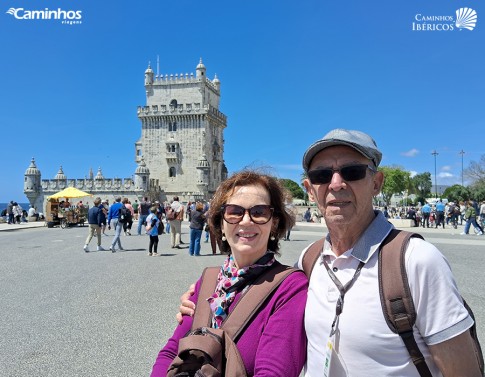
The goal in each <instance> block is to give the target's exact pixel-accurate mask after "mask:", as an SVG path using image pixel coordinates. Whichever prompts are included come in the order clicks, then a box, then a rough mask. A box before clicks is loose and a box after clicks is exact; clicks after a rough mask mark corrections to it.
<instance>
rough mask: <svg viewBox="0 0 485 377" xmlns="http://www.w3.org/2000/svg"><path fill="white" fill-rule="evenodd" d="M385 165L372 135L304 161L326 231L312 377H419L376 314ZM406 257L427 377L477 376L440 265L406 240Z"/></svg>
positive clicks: (310, 333) (315, 276)
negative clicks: (378, 199)
mask: <svg viewBox="0 0 485 377" xmlns="http://www.w3.org/2000/svg"><path fill="white" fill-rule="evenodd" d="M381 157H382V154H381V152H380V151H379V149H378V147H377V145H376V143H375V141H374V140H373V139H372V138H371V137H370V136H369V135H367V134H365V133H363V132H360V131H350V130H343V129H336V130H332V131H330V132H329V133H328V134H327V135H326V136H324V137H323V138H322V139H320V140H318V141H316V142H315V143H314V144H312V145H311V146H310V147H309V148H308V149H307V151H306V152H305V154H304V157H303V168H304V170H305V172H306V173H307V176H308V178H307V179H305V181H304V185H305V188H306V190H307V192H308V195H309V198H310V200H312V201H314V202H315V203H317V205H318V207H319V209H320V211H321V213H322V214H323V216H324V218H325V222H326V225H327V227H328V234H326V235H325V238H324V239H323V241H324V243H323V247H322V251H321V254H320V259H319V261H318V263H316V264H315V265H314V267H313V271H312V274H311V278H310V287H309V290H308V298H307V304H306V310H305V329H306V333H307V337H308V344H307V349H308V353H307V365H306V370H305V375H306V376H308V377H309V376H312V377H313V376H322V375H326V376H330V377H334V376H344V375H345V376H360V377H362V376H389V375H395V376H406V377H408V376H419V375H420V374H419V373H418V371H417V369H416V366H415V365H414V364H413V362H411V358H410V356H409V352H408V350H407V348H406V346H405V344H404V342H403V340H402V339H401V337H400V336H399V335H398V334H395V333H394V332H392V331H391V330H390V328H389V326H388V324H387V323H386V319H385V317H384V316H383V312H382V306H381V300H380V295H379V289H378V286H379V284H378V281H377V280H378V277H379V273H378V268H379V263H380V262H379V254H380V253H379V247H380V245H381V244H382V242H384V241H385V240H386V238H387V236H388V234H389V232H390V231H391V230H392V229H393V226H392V224H390V223H389V222H388V221H387V220H386V218H385V217H384V215H383V214H382V213H381V212H380V211H374V210H373V205H372V202H373V197H374V196H376V195H378V194H379V192H380V190H381V188H382V185H383V182H384V175H383V173H382V172H380V171H378V166H379V163H380V161H381ZM307 250H308V248H307V249H306V250H304V252H303V253H302V255H301V256H300V259H299V262H298V266H299V267H300V268H302V267H303V264H302V259H303V256H304V254H305V252H306V251H307ZM405 257H406V263H405V268H406V273H407V277H408V284H409V287H410V293H411V298H412V301H413V303H414V307H415V309H416V314H417V315H416V322H415V324H414V331H413V334H412V335H414V338H415V341H416V343H417V344H418V345H419V349H420V350H421V352H422V354H423V357H424V361H425V363H426V365H427V368H428V369H429V371H430V373H429V374H428V375H430V376H454V377H455V376H467V377H471V376H473V377H475V376H476V377H478V376H481V373H480V370H479V367H478V362H477V358H476V355H475V351H474V344H473V341H472V338H471V336H470V334H469V329H470V327H471V326H472V325H473V323H474V322H473V319H472V318H471V316H470V314H469V313H468V311H467V309H466V308H465V307H464V305H463V301H462V299H461V296H460V295H459V293H458V290H457V286H456V282H455V280H454V277H453V275H452V273H451V270H450V266H449V264H448V262H447V261H446V258H445V257H444V256H443V255H442V254H441V253H440V252H439V250H438V249H437V248H436V247H435V246H434V245H432V244H430V243H428V242H426V241H424V240H422V239H419V238H412V239H411V240H410V242H409V244H408V246H407V249H406V254H405ZM437 277H439V278H437ZM344 284H345V287H343V285H344ZM344 296H345V305H344ZM184 297H187V296H186V295H185V296H184ZM183 305H184V307H183V308H182V310H183V311H184V313H186V314H188V313H192V310H188V307H191V308H193V307H194V304H193V303H192V302H191V301H187V300H184V301H183ZM179 318H180V316H179ZM184 321H185V320H184ZM329 334H330V335H329ZM412 335H411V337H410V338H408V339H409V340H410V339H412V338H413V336H412Z"/></svg>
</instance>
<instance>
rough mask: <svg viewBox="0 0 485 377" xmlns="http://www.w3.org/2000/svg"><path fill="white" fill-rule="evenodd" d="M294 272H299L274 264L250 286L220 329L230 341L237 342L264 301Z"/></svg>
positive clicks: (277, 263)
mask: <svg viewBox="0 0 485 377" xmlns="http://www.w3.org/2000/svg"><path fill="white" fill-rule="evenodd" d="M295 271H299V270H298V269H296V268H293V267H289V266H285V265H283V264H281V263H279V262H275V263H274V264H273V266H272V267H271V268H268V269H267V270H266V271H265V272H264V273H263V274H262V275H261V276H260V277H258V278H257V279H256V280H255V281H254V282H253V284H251V286H250V287H249V289H248V290H247V291H246V292H245V293H244V294H243V295H242V297H241V298H240V299H239V300H238V302H237V303H236V304H235V307H234V309H233V310H232V312H231V313H230V314H229V315H228V316H227V318H226V319H225V321H224V323H223V325H222V329H223V330H224V331H225V332H226V333H227V334H228V335H229V336H230V337H231V339H233V340H234V341H236V340H237V338H238V336H239V335H240V334H241V332H242V331H244V329H245V328H246V326H247V325H248V323H249V322H250V321H251V319H252V317H253V316H254V315H255V314H256V312H257V311H258V309H259V308H260V307H261V305H263V304H264V303H265V302H266V299H267V298H268V297H269V296H270V295H271V294H272V293H273V292H274V291H275V290H276V289H277V288H278V287H279V285H280V284H281V283H282V282H283V280H285V279H286V278H287V277H288V276H289V275H290V274H291V273H293V272H295Z"/></svg>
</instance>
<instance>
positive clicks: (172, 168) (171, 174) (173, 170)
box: [168, 166, 177, 178]
mask: <svg viewBox="0 0 485 377" xmlns="http://www.w3.org/2000/svg"><path fill="white" fill-rule="evenodd" d="M168 176H169V177H171V178H173V177H176V176H177V172H176V171H175V168H174V167H173V166H172V167H171V168H170V169H169V170H168Z"/></svg>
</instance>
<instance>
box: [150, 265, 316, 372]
mask: <svg viewBox="0 0 485 377" xmlns="http://www.w3.org/2000/svg"><path fill="white" fill-rule="evenodd" d="M199 290H200V279H199V280H198V281H197V283H196V285H195V294H194V295H193V296H192V297H191V301H193V302H197V298H198V295H199ZM307 290H308V281H307V278H306V276H305V275H304V274H303V272H300V271H298V272H294V273H292V274H290V275H289V276H288V277H287V278H286V279H285V280H284V281H283V283H281V285H280V286H279V287H278V289H277V290H276V291H275V293H274V294H273V295H272V296H271V297H270V298H269V301H268V303H267V304H266V305H264V306H262V307H261V308H260V309H259V312H258V314H257V315H256V316H255V317H254V318H253V320H252V321H251V322H250V324H249V325H248V327H247V329H246V330H245V331H244V333H243V334H242V335H241V336H240V337H239V340H238V341H237V348H238V349H239V352H240V353H241V357H242V359H243V361H244V365H245V367H246V371H247V374H248V377H250V376H285V377H292V376H294V377H298V376H299V374H300V371H301V369H302V368H303V365H304V364H305V358H306V335H305V329H304V323H303V319H304V313H305V304H306V297H307ZM240 297H241V294H240V293H238V294H237V295H236V298H235V300H234V301H233V302H232V304H231V306H230V307H229V313H230V312H231V311H232V309H233V308H234V305H235V304H236V303H237V301H238V300H239V298H240ZM191 326H192V317H188V316H184V321H183V323H182V324H181V325H179V326H177V328H176V329H175V331H174V333H173V335H172V337H171V338H170V339H169V340H168V342H167V344H166V345H165V347H163V349H162V350H161V351H160V352H159V354H158V357H157V360H156V362H155V365H154V366H153V370H152V374H151V377H165V375H166V373H167V368H168V367H169V365H170V363H171V362H172V360H173V359H174V358H175V357H176V356H177V350H178V342H179V339H181V338H183V337H184V336H185V335H186V334H187V332H188V331H189V330H190V327H191Z"/></svg>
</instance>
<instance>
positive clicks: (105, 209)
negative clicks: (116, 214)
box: [100, 199, 109, 236]
mask: <svg viewBox="0 0 485 377" xmlns="http://www.w3.org/2000/svg"><path fill="white" fill-rule="evenodd" d="M100 208H101V210H102V211H103V214H104V219H103V220H102V222H101V233H103V235H105V236H107V234H106V225H107V223H106V219H107V218H108V211H109V201H108V199H105V200H103V201H102V202H101V206H100Z"/></svg>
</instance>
